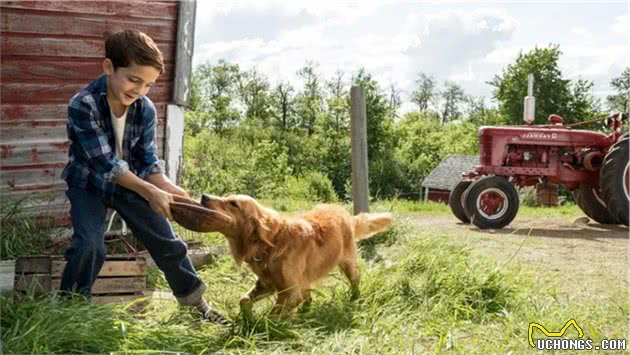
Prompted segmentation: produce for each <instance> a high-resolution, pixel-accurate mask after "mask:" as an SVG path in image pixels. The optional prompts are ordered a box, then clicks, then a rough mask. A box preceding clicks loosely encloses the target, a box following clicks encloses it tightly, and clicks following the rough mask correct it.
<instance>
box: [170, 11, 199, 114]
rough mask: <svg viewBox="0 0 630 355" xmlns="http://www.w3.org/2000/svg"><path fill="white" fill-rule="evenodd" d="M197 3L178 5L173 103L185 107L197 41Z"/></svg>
mask: <svg viewBox="0 0 630 355" xmlns="http://www.w3.org/2000/svg"><path fill="white" fill-rule="evenodd" d="M196 9H197V2H196V1H195V0H192V1H180V2H179V3H178V4H177V12H178V13H177V42H176V43H177V49H176V52H175V80H174V83H173V103H174V104H176V105H179V106H185V105H186V103H187V101H188V94H189V92H190V86H191V76H192V57H193V44H194V41H195V13H196Z"/></svg>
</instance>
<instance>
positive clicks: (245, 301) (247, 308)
mask: <svg viewBox="0 0 630 355" xmlns="http://www.w3.org/2000/svg"><path fill="white" fill-rule="evenodd" d="M271 293H273V289H271V288H270V287H268V286H266V285H265V284H263V282H262V281H260V279H258V280H256V284H255V285H254V287H252V288H251V289H250V290H249V291H247V293H246V294H244V295H242V296H241V299H240V301H239V303H240V306H241V312H243V314H245V315H246V316H251V314H252V307H253V305H254V302H256V301H258V300H259V299H261V298H264V297H265V296H268V295H270V294H271Z"/></svg>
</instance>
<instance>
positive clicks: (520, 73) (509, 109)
mask: <svg viewBox="0 0 630 355" xmlns="http://www.w3.org/2000/svg"><path fill="white" fill-rule="evenodd" d="M561 54H562V52H561V51H560V48H559V46H558V45H551V46H550V47H548V48H537V47H536V48H534V49H533V50H531V51H529V52H528V53H526V54H523V53H519V55H518V58H517V59H516V62H515V63H514V64H510V65H508V66H507V68H505V69H504V70H503V73H502V74H501V75H496V76H495V77H494V79H493V80H492V81H491V82H489V83H488V84H490V85H492V86H494V87H495V90H494V93H493V94H494V98H495V99H497V100H498V101H499V108H500V110H501V113H502V114H504V115H506V116H507V120H508V122H510V123H513V124H521V123H522V120H523V99H524V98H525V96H527V76H528V74H533V75H534V79H535V82H534V96H535V97H536V118H535V123H546V122H547V117H549V115H551V114H558V115H560V116H562V117H564V119H565V122H567V123H571V122H576V121H581V120H585V119H587V117H585V115H588V112H589V111H592V109H590V110H589V109H587V107H592V106H593V104H594V103H593V101H592V96H591V95H588V94H587V93H588V91H590V89H591V86H590V85H589V83H588V82H587V81H579V82H578V83H576V84H574V85H572V83H571V81H570V80H567V79H563V78H562V72H561V71H560V68H559V66H558V59H559V58H560V55H561Z"/></svg>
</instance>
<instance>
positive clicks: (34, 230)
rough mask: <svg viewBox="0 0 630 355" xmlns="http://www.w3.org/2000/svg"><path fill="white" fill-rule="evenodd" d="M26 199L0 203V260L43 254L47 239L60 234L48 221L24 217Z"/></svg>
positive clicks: (6, 200) (60, 230)
mask: <svg viewBox="0 0 630 355" xmlns="http://www.w3.org/2000/svg"><path fill="white" fill-rule="evenodd" d="M26 203H28V200H27V199H22V200H19V201H14V200H9V199H5V200H3V201H2V202H0V259H13V258H16V257H18V256H24V255H37V254H44V252H45V251H46V247H47V246H48V241H49V238H51V237H55V236H58V235H60V234H61V233H62V231H63V230H62V229H61V228H57V227H54V226H53V224H51V223H50V219H47V218H46V216H44V217H43V218H39V219H38V218H34V217H32V216H28V215H25V214H24V213H23V212H24V206H25V204H26Z"/></svg>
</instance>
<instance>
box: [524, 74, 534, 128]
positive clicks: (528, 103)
mask: <svg viewBox="0 0 630 355" xmlns="http://www.w3.org/2000/svg"><path fill="white" fill-rule="evenodd" d="M523 105H524V106H525V107H524V109H523V121H525V123H527V124H532V123H533V122H534V119H535V114H536V98H535V97H534V74H529V75H527V96H525V100H524V102H523Z"/></svg>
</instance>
